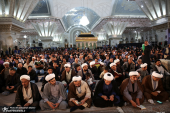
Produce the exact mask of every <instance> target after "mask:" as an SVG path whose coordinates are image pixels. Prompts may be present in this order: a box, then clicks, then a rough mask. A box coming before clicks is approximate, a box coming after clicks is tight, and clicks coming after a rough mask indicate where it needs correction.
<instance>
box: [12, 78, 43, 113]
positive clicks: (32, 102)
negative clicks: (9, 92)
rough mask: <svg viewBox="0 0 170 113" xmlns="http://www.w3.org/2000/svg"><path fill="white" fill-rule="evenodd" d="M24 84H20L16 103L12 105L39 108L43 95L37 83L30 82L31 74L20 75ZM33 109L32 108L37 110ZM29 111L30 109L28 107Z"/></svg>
mask: <svg viewBox="0 0 170 113" xmlns="http://www.w3.org/2000/svg"><path fill="white" fill-rule="evenodd" d="M20 81H21V83H22V85H20V86H18V89H17V93H16V97H15V103H14V104H13V105H12V107H15V106H18V107H35V109H37V108H39V101H40V100H41V95H40V93H39V90H38V87H37V85H36V84H34V83H31V82H30V76H28V75H22V76H21V77H20ZM35 109H32V110H35ZM26 111H29V109H26Z"/></svg>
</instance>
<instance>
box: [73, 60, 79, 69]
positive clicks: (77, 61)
mask: <svg viewBox="0 0 170 113" xmlns="http://www.w3.org/2000/svg"><path fill="white" fill-rule="evenodd" d="M76 65H81V62H79V59H78V58H75V61H74V62H73V64H72V68H74V69H75V66H76Z"/></svg>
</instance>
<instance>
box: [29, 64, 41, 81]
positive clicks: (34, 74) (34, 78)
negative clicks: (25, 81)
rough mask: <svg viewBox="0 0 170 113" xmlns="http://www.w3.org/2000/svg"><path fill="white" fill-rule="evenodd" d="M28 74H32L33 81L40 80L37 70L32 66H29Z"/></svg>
mask: <svg viewBox="0 0 170 113" xmlns="http://www.w3.org/2000/svg"><path fill="white" fill-rule="evenodd" d="M27 75H29V76H30V81H31V82H33V83H35V82H38V76H37V74H36V72H35V70H33V69H32V66H28V72H27Z"/></svg>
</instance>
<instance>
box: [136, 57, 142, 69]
mask: <svg viewBox="0 0 170 113" xmlns="http://www.w3.org/2000/svg"><path fill="white" fill-rule="evenodd" d="M141 64H142V59H138V60H137V63H136V65H135V70H137V69H139V68H140V65H141Z"/></svg>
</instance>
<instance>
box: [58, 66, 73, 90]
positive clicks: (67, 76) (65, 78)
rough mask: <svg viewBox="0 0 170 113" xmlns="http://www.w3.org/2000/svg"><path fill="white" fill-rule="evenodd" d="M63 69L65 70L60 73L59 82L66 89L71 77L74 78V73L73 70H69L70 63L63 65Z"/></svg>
mask: <svg viewBox="0 0 170 113" xmlns="http://www.w3.org/2000/svg"><path fill="white" fill-rule="evenodd" d="M64 67H65V70H64V71H63V73H62V76H61V81H62V83H63V84H64V87H67V86H68V85H69V84H70V82H71V80H72V78H73V76H76V73H75V71H74V69H71V65H70V63H67V64H65V65H64Z"/></svg>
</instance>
